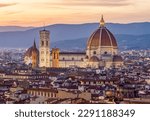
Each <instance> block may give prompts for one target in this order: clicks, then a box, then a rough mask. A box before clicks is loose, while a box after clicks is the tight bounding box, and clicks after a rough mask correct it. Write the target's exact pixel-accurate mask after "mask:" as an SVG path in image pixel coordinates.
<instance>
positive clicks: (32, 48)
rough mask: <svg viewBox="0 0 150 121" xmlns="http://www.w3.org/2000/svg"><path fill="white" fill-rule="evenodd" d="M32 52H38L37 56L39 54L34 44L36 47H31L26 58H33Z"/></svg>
mask: <svg viewBox="0 0 150 121" xmlns="http://www.w3.org/2000/svg"><path fill="white" fill-rule="evenodd" d="M32 52H36V53H37V54H39V50H38V49H37V48H36V44H35V42H34V45H33V46H32V47H30V48H29V49H28V50H27V51H26V53H25V55H24V56H25V57H31V56H32Z"/></svg>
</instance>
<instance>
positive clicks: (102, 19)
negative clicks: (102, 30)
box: [100, 15, 105, 27]
mask: <svg viewBox="0 0 150 121" xmlns="http://www.w3.org/2000/svg"><path fill="white" fill-rule="evenodd" d="M104 26H105V21H104V18H103V15H102V17H101V20H100V27H104Z"/></svg>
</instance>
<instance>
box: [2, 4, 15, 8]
mask: <svg viewBox="0 0 150 121" xmlns="http://www.w3.org/2000/svg"><path fill="white" fill-rule="evenodd" d="M16 4H17V3H0V8H2V7H8V6H13V5H16Z"/></svg>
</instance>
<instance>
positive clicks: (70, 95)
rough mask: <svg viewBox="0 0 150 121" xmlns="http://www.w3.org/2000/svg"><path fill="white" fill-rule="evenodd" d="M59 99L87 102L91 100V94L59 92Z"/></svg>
mask: <svg viewBox="0 0 150 121" xmlns="http://www.w3.org/2000/svg"><path fill="white" fill-rule="evenodd" d="M57 97H58V98H61V99H65V98H72V99H74V98H83V99H85V100H91V93H89V92H82V93H79V94H77V93H73V92H67V91H63V90H58V95H57Z"/></svg>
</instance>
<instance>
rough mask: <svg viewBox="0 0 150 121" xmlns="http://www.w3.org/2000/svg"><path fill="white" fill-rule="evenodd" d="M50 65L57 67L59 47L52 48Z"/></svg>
mask: <svg viewBox="0 0 150 121" xmlns="http://www.w3.org/2000/svg"><path fill="white" fill-rule="evenodd" d="M52 67H54V68H59V49H58V48H53V49H52Z"/></svg>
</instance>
